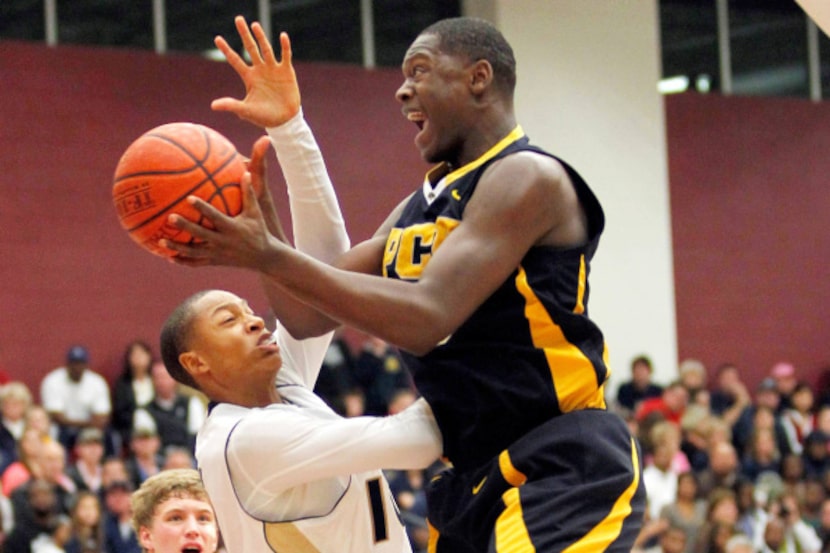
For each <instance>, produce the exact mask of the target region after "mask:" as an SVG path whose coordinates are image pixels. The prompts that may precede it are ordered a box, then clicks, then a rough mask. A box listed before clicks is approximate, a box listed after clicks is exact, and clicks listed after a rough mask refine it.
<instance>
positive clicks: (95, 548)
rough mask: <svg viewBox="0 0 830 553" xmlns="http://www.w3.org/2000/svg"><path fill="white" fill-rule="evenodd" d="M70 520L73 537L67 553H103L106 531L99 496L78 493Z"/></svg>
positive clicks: (91, 493) (83, 492) (84, 492)
mask: <svg viewBox="0 0 830 553" xmlns="http://www.w3.org/2000/svg"><path fill="white" fill-rule="evenodd" d="M70 519H71V521H72V535H71V537H70V539H69V541H68V542H67V544H66V547H65V550H66V553H101V552H102V551H103V546H104V531H103V524H102V519H101V500H100V499H99V497H98V494H97V493H93V492H89V491H80V492H78V494H77V496H76V498H75V503H74V505H73V506H72V512H71V513H70Z"/></svg>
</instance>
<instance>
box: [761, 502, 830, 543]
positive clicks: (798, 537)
mask: <svg viewBox="0 0 830 553" xmlns="http://www.w3.org/2000/svg"><path fill="white" fill-rule="evenodd" d="M769 511H770V519H769V521H768V522H767V527H766V531H765V533H764V538H765V541H766V545H767V547H769V548H770V549H771V550H772V551H775V552H776V553H819V552H820V551H821V540H820V539H819V537H818V534H817V533H816V531H815V530H814V529H813V528H812V527H811V526H810V525H809V524H807V523H806V522H805V521H804V519H802V518H801V506H800V505H799V503H798V499H797V498H796V497H795V495H793V494H791V493H785V494H784V495H783V496H781V498H780V499H779V500H778V501H777V502H775V503H774V504H773V505H771V507H770V509H769ZM779 521H780V523H781V526H780V527H779V526H778V525H777V523H778V522H779ZM770 524H772V525H773V528H772V530H773V532H772V536H773V537H774V539H769V538H770ZM773 546H775V547H773Z"/></svg>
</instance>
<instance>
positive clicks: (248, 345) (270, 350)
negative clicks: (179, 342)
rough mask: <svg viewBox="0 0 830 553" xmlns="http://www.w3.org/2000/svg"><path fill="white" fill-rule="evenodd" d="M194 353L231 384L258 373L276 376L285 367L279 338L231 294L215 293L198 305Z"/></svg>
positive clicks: (193, 333) (194, 308)
mask: <svg viewBox="0 0 830 553" xmlns="http://www.w3.org/2000/svg"><path fill="white" fill-rule="evenodd" d="M193 310H194V319H193V327H192V335H191V336H192V339H191V344H190V345H191V350H192V351H194V352H195V353H197V354H198V355H199V356H200V357H201V358H202V359H203V360H204V361H205V363H206V364H207V365H208V366H209V367H210V371H211V373H212V374H213V376H214V377H215V378H216V379H218V380H220V381H223V382H227V384H228V385H232V384H234V383H237V384H238V383H239V381H240V379H243V380H244V379H245V376H246V375H249V374H254V373H262V372H264V373H269V374H276V372H277V371H278V370H279V369H280V367H281V366H282V358H281V357H280V349H279V347H278V346H277V342H276V337H275V336H274V334H273V333H272V332H271V331H269V330H268V329H267V328H266V327H265V322H264V321H263V320H262V318H261V317H258V316H256V315H255V314H254V312H253V311H252V310H251V308H250V307H249V306H248V303H247V302H246V301H245V300H243V299H242V298H240V297H239V296H236V295H235V294H231V293H230V292H225V291H219V290H215V291H211V292H208V293H207V294H205V295H204V296H202V297H201V298H199V300H197V301H196V302H195V303H194V305H193Z"/></svg>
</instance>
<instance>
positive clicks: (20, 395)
mask: <svg viewBox="0 0 830 553" xmlns="http://www.w3.org/2000/svg"><path fill="white" fill-rule="evenodd" d="M31 404H32V394H31V392H30V391H29V388H28V387H27V386H26V385H25V384H23V383H22V382H9V383H8V384H6V385H4V386H3V387H2V389H0V474H3V471H4V470H6V468H7V467H8V466H9V465H11V464H12V463H14V462H15V461H17V442H18V440H20V437H21V436H22V435H23V430H24V428H25V427H26V420H25V417H24V415H25V414H26V410H27V409H28V408H29V406H30V405H31Z"/></svg>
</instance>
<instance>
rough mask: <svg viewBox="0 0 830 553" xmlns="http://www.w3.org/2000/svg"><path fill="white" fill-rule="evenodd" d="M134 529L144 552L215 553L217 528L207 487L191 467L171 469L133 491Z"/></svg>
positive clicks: (217, 535) (217, 542) (217, 539)
mask: <svg viewBox="0 0 830 553" xmlns="http://www.w3.org/2000/svg"><path fill="white" fill-rule="evenodd" d="M131 505H132V512H133V519H132V520H133V529H134V530H135V532H136V534H137V536H138V541H139V543H140V544H141V548H142V550H143V551H144V552H145V553H181V552H182V551H193V552H197V553H214V552H215V551H216V549H217V547H218V545H219V528H218V525H217V523H216V515H215V514H214V512H213V506H212V505H211V503H210V498H209V497H208V494H207V491H206V490H205V488H204V485H203V484H202V481H201V479H200V478H199V473H198V472H197V471H196V470H194V469H188V468H183V469H170V470H166V471H163V472H160V473H159V474H157V475H155V476H152V477H150V478H148V479H147V480H145V481H144V483H143V484H142V485H141V487H140V488H138V490H136V492H135V493H134V494H133V496H132V500H131Z"/></svg>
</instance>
